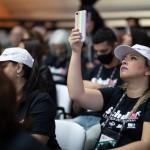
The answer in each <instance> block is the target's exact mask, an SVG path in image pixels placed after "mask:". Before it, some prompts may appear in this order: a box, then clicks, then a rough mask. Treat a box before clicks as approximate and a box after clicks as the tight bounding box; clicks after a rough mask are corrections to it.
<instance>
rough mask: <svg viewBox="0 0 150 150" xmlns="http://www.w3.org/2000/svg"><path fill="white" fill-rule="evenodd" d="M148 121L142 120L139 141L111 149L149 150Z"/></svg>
mask: <svg viewBox="0 0 150 150" xmlns="http://www.w3.org/2000/svg"><path fill="white" fill-rule="evenodd" d="M149 133H150V122H144V125H143V132H142V139H141V141H137V142H133V143H131V144H128V145H125V146H122V147H118V148H115V149H113V150H150V134H149Z"/></svg>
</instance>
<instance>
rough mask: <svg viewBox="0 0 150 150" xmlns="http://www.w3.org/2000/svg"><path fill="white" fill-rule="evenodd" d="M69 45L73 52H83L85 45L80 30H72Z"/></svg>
mask: <svg viewBox="0 0 150 150" xmlns="http://www.w3.org/2000/svg"><path fill="white" fill-rule="evenodd" d="M69 43H70V46H71V49H72V51H74V52H81V49H82V45H83V43H82V42H81V34H80V32H79V30H78V29H72V32H71V35H70V36H69Z"/></svg>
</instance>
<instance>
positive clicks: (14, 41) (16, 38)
mask: <svg viewBox="0 0 150 150" xmlns="http://www.w3.org/2000/svg"><path fill="white" fill-rule="evenodd" d="M24 31H25V29H24V28H23V27H22V26H15V27H13V28H12V30H11V31H10V33H9V42H8V43H7V44H5V45H2V47H3V49H5V48H9V47H17V46H18V45H19V43H20V41H21V40H22V38H23V34H24Z"/></svg>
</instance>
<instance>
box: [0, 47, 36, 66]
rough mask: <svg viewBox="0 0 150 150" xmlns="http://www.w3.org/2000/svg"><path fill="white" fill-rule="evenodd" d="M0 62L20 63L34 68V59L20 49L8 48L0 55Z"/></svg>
mask: <svg viewBox="0 0 150 150" xmlns="http://www.w3.org/2000/svg"><path fill="white" fill-rule="evenodd" d="M0 61H14V62H18V63H22V64H25V65H27V66H28V67H30V68H32V67H33V63H34V59H33V58H32V56H31V55H30V53H29V52H28V51H27V50H25V49H23V48H20V47H13V48H7V49H5V50H4V51H3V53H2V54H1V55H0Z"/></svg>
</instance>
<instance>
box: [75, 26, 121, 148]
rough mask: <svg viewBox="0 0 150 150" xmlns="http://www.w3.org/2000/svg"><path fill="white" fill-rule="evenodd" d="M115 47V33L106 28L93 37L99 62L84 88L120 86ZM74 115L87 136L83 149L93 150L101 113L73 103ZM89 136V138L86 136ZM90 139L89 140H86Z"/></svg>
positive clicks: (118, 63) (84, 81) (118, 64)
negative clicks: (76, 114)
mask: <svg viewBox="0 0 150 150" xmlns="http://www.w3.org/2000/svg"><path fill="white" fill-rule="evenodd" d="M116 46H117V38H116V36H115V33H114V32H113V31H112V30H111V29H110V28H107V27H103V28H100V29H99V30H98V31H97V32H96V33H95V34H94V36H93V49H94V51H95V55H96V59H98V61H99V62H100V64H98V65H97V66H96V67H95V68H94V69H93V70H92V71H91V72H90V74H89V75H88V76H87V78H86V80H83V83H84V87H85V88H91V89H100V88H104V87H116V86H118V85H121V84H122V80H121V79H120V77H119V73H120V69H119V68H120V61H119V60H118V59H117V58H116V57H115V56H114V49H115V47H116ZM73 109H74V111H75V113H79V112H82V113H80V115H78V116H77V117H75V118H74V119H73V121H74V122H76V123H78V124H80V125H81V126H83V127H84V129H85V130H86V134H87V138H86V139H87V140H86V144H85V149H90V148H93V147H92V146H94V142H96V140H97V138H98V135H99V132H100V125H99V120H100V116H101V112H98V111H91V110H84V109H81V108H80V107H79V106H78V104H76V103H73ZM88 134H90V136H88ZM89 137H90V139H88V138H89Z"/></svg>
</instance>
